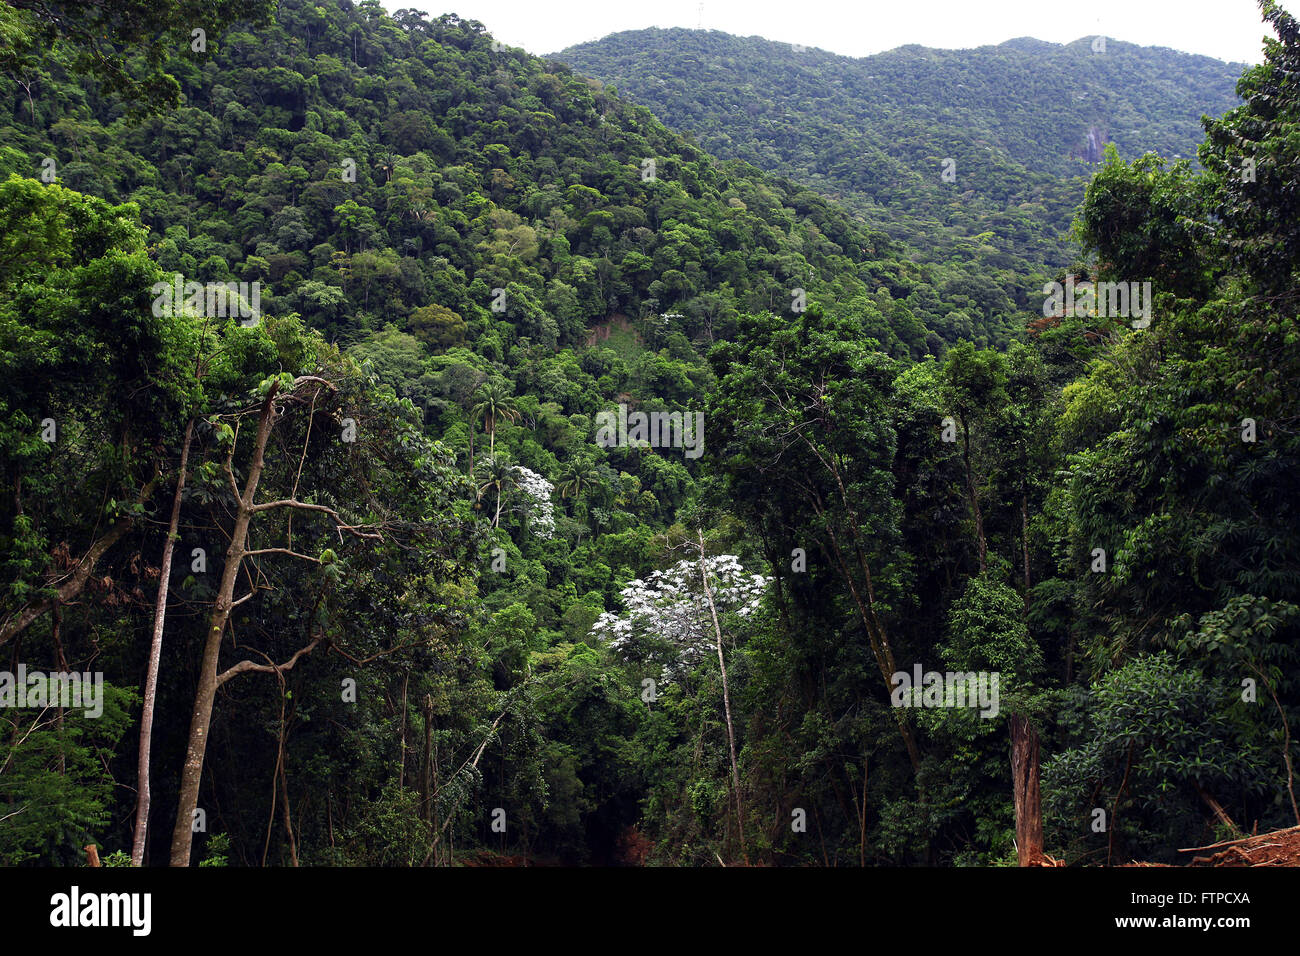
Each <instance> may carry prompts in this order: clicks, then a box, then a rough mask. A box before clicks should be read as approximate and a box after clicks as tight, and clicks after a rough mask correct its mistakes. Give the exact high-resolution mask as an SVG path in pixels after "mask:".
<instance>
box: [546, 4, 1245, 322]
mask: <svg viewBox="0 0 1300 956" xmlns="http://www.w3.org/2000/svg"><path fill="white" fill-rule="evenodd" d="M555 56H556V58H557V59H560V60H562V61H564V62H565V63H568V64H569V65H570V66H572V67H573V68H574V69H575V70H578V71H580V72H582V73H586V74H588V75H590V76H595V77H598V78H600V79H601V80H603V81H605V82H606V83H610V84H613V85H615V86H616V88H617V89H618V91H619V92H620V94H621V95H623V96H625V97H627V98H628V99H631V100H632V101H633V102H636V103H640V104H642V105H645V106H647V107H649V108H650V109H651V110H652V111H653V112H654V114H655V115H656V116H658V117H659V118H660V119H662V120H663V121H664V122H665V123H667V124H668V125H669V126H670V127H672V128H673V129H676V130H680V131H682V132H685V133H687V134H689V135H691V136H692V138H693V141H694V142H697V143H698V144H699V145H700V146H701V147H703V148H704V149H706V150H708V151H709V152H711V153H713V154H715V155H717V156H721V157H724V158H728V159H743V160H745V161H747V162H750V163H753V164H754V165H756V166H758V167H760V168H762V169H766V170H771V171H774V172H779V173H781V174H782V175H786V176H789V177H791V178H792V179H794V180H796V181H798V182H801V183H805V184H807V185H809V186H811V187H813V188H814V189H816V190H817V191H819V192H820V193H822V194H823V195H825V196H827V197H829V198H831V199H833V200H835V201H836V202H837V203H838V204H839V205H841V206H843V207H844V208H845V209H848V210H850V211H852V212H853V213H854V214H855V215H859V216H862V217H863V218H864V219H865V221H867V222H868V223H870V224H871V225H872V226H874V227H876V228H878V229H880V230H881V231H884V232H886V233H887V234H888V235H890V236H891V237H893V238H894V239H895V240H896V241H898V242H899V243H901V244H902V245H903V247H904V248H905V249H906V250H907V253H908V257H909V258H911V259H913V260H915V261H917V262H922V263H925V264H926V265H927V266H928V267H929V268H928V272H927V280H928V281H929V283H930V284H931V286H933V287H934V288H936V289H938V290H941V291H942V292H947V293H949V294H953V293H955V294H968V295H970V297H971V299H972V300H973V301H974V302H979V301H981V299H982V298H984V297H987V296H989V295H990V294H993V295H996V294H997V290H998V289H1001V291H1002V293H1003V294H1004V295H1005V296H1007V297H1008V298H1010V299H1012V300H1013V301H1017V302H1020V303H1022V304H1023V302H1024V299H1023V295H1024V290H1026V289H1027V290H1030V292H1031V294H1036V293H1037V290H1038V289H1039V288H1040V287H1041V286H1042V282H1041V280H1039V274H1040V273H1041V272H1043V271H1044V270H1045V269H1046V270H1047V271H1059V270H1060V269H1062V268H1064V267H1066V266H1068V265H1070V264H1071V262H1072V260H1073V258H1074V256H1075V255H1076V254H1077V252H1078V249H1077V246H1076V245H1075V244H1074V243H1073V242H1072V241H1071V237H1070V236H1069V232H1070V225H1071V221H1072V220H1073V217H1074V210H1075V208H1076V207H1077V206H1078V204H1079V202H1080V201H1081V200H1082V199H1083V190H1084V185H1085V183H1086V181H1087V177H1089V176H1091V175H1092V168H1091V164H1092V163H1095V162H1096V161H1098V160H1100V159H1101V158H1102V151H1103V149H1104V147H1105V144H1106V143H1108V142H1114V143H1115V144H1116V145H1117V146H1118V148H1119V150H1120V152H1121V154H1123V155H1127V156H1138V155H1141V154H1142V153H1144V152H1147V151H1151V152H1155V153H1157V154H1158V155H1160V156H1165V157H1168V158H1171V159H1179V158H1181V157H1183V156H1188V157H1192V156H1194V155H1195V152H1196V146H1197V144H1198V143H1199V142H1200V141H1201V138H1202V135H1203V134H1202V130H1201V126H1200V120H1201V116H1202V115H1206V114H1208V115H1210V116H1220V115H1222V114H1223V113H1224V112H1225V111H1226V110H1228V109H1229V108H1231V107H1232V106H1233V105H1234V104H1235V103H1236V96H1235V93H1234V90H1235V85H1236V81H1237V78H1238V77H1239V76H1240V74H1241V71H1242V69H1243V65H1241V64H1236V65H1233V64H1226V63H1221V62H1219V61H1218V60H1213V59H1211V58H1209V57H1204V56H1193V55H1190V54H1186V53H1178V52H1176V51H1174V50H1168V49H1162V48H1156V47H1141V46H1136V45H1134V44H1131V43H1124V42H1122V41H1118V40H1114V39H1112V38H1107V37H1088V38H1085V39H1081V40H1078V41H1076V42H1074V43H1071V44H1068V45H1065V46H1061V45H1058V44H1054V43H1044V42H1042V41H1040V40H1032V39H1027V38H1022V39H1017V40H1009V41H1007V42H1006V43H1003V44H1000V45H998V46H993V47H979V48H976V49H969V50H934V49H927V48H925V47H921V46H905V47H901V48H899V49H897V50H890V51H888V52H886V53H880V54H876V55H875V56H868V57H862V58H858V59H855V58H852V57H846V56H838V55H836V54H833V53H827V52H826V51H824V50H818V49H811V48H807V47H797V46H792V45H791V44H789V43H781V42H773V41H770V40H764V39H762V38H761V37H745V38H742V37H735V36H730V35H728V34H725V33H719V32H717V31H701V30H683V29H672V30H661V29H649V30H635V31H630V32H627V33H617V34H614V35H612V36H608V37H605V38H604V39H602V40H597V41H594V42H592V43H584V44H581V45H578V46H574V47H571V48H569V49H567V50H564V51H563V52H561V53H557V54H555ZM991 278H992V281H990V279H991ZM978 290H983V291H978ZM932 327H933V326H932ZM978 327H979V323H978V321H977V322H976V326H975V329H974V330H972V329H969V328H965V327H962V328H960V329H954V330H953V332H954V334H956V335H959V336H961V337H964V338H970V339H972V340H974V341H976V342H977V343H979V342H980V339H979V338H978ZM972 331H975V334H972ZM998 342H999V340H998V339H997V337H996V336H995V337H993V338H991V339H990V340H989V344H998ZM981 344H982V343H981Z"/></svg>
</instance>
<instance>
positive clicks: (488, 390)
mask: <svg viewBox="0 0 1300 956" xmlns="http://www.w3.org/2000/svg"><path fill="white" fill-rule="evenodd" d="M478 399H479V401H478V404H477V405H475V406H474V407H473V408H472V409H470V414H471V415H472V416H473V417H472V419H471V429H472V423H473V422H476V421H478V420H479V418H482V419H483V430H484V431H486V432H487V433H488V457H489V458H491V457H495V455H496V433H497V422H498V421H499V420H500V419H503V418H504V419H505V420H506V421H508V422H517V421H519V409H518V408H517V407H516V406H515V400H514V399H513V398H511V397H510V396H509V395H507V394H506V393H505V391H504V390H503V389H502V388H501V387H500V386H499V385H497V384H496V383H495V382H488V383H487V384H486V385H484V386H482V387H481V388H480V389H479V391H478Z"/></svg>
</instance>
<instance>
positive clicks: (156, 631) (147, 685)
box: [131, 418, 194, 866]
mask: <svg viewBox="0 0 1300 956" xmlns="http://www.w3.org/2000/svg"><path fill="white" fill-rule="evenodd" d="M193 437H194V419H192V418H191V419H190V420H189V422H188V423H186V425H185V441H184V444H183V445H182V446H181V470H180V474H179V475H178V476H177V478H176V495H175V497H173V498H172V517H171V522H170V523H169V524H168V526H167V540H166V542H165V543H164V544H163V553H162V568H161V571H160V573H159V577H158V601H157V603H156V604H155V605H154V612H153V641H152V643H150V645H149V669H148V671H147V673H146V674H145V679H144V710H143V712H142V713H141V715H140V761H139V769H138V771H137V773H136V777H137V785H136V791H137V793H138V799H137V803H136V810H135V835H134V838H133V839H132V842H131V864H132V865H133V866H143V865H144V845H145V839H146V837H147V836H148V832H149V803H150V792H149V748H150V744H151V742H152V740H153V711H154V703H155V701H156V700H157V693H158V665H159V663H160V662H161V660H162V640H163V627H164V624H165V622H166V619H167V588H168V585H169V582H170V580H171V574H172V553H173V551H174V550H175V544H176V528H177V526H178V525H179V524H180V517H181V492H182V491H184V489H185V472H186V469H187V468H188V466H189V461H190V442H191V440H192V439H193Z"/></svg>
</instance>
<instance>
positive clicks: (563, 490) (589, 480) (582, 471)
mask: <svg viewBox="0 0 1300 956" xmlns="http://www.w3.org/2000/svg"><path fill="white" fill-rule="evenodd" d="M598 484H600V472H598V471H597V470H596V469H595V468H593V467H592V466H591V465H590V464H589V463H588V462H585V461H581V462H579V461H570V462H568V463H567V464H566V465H565V466H564V469H563V470H562V471H561V472H560V480H559V482H558V483H557V484H556V486H555V488H556V490H557V491H559V493H560V497H561V498H573V505H574V510H575V511H576V510H577V507H578V501H579V500H580V498H581V497H582V493H583V491H589V490H591V489H592V488H593V487H595V486H596V485H598Z"/></svg>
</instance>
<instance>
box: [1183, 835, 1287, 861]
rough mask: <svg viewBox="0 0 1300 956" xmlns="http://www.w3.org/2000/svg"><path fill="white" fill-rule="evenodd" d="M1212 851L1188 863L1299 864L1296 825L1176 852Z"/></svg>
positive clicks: (1193, 858)
mask: <svg viewBox="0 0 1300 956" xmlns="http://www.w3.org/2000/svg"><path fill="white" fill-rule="evenodd" d="M1203 850H1214V851H1215V852H1214V853H1210V854H1208V855H1206V856H1195V857H1192V862H1191V864H1190V865H1191V866H1300V827H1290V828H1289V829H1286V830H1274V831H1272V832H1271V833H1260V834H1258V835H1256V836H1249V837H1243V838H1241V839H1240V840H1224V841H1223V842H1221V843H1212V844H1210V845H1209V846H1193V847H1187V848H1186V849H1181V850H1179V851H1178V852H1179V853H1198V852H1201V851H1203Z"/></svg>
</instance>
